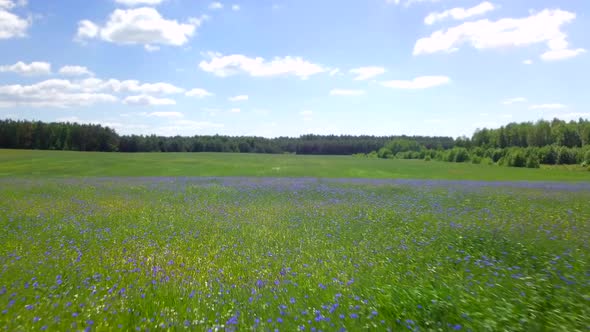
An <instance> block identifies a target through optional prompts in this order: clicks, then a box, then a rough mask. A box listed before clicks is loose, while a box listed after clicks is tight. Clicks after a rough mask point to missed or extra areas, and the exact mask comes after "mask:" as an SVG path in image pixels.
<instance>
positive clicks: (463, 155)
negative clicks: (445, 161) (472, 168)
mask: <svg viewBox="0 0 590 332" xmlns="http://www.w3.org/2000/svg"><path fill="white" fill-rule="evenodd" d="M453 150H455V149H453ZM453 161H454V162H456V163H464V162H466V161H469V152H467V149H466V148H456V152H455V156H454V160H453Z"/></svg>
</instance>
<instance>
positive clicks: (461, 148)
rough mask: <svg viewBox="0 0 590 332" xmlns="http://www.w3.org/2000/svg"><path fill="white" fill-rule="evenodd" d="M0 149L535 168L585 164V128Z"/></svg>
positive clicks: (13, 133)
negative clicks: (271, 155)
mask: <svg viewBox="0 0 590 332" xmlns="http://www.w3.org/2000/svg"><path fill="white" fill-rule="evenodd" d="M0 148H5V149H38V150H74V151H104V152H116V151H118V152H240V153H295V154H303V155H309V154H315V155H355V156H361V157H374V158H378V157H379V158H397V159H425V160H440V161H448V162H472V163H486V164H499V165H504V166H514V167H531V168H535V167H539V165H541V164H548V165H554V164H584V165H587V164H590V121H589V120H585V119H579V120H578V121H569V122H567V121H564V120H559V119H553V120H552V121H546V120H539V121H537V122H534V123H533V122H522V123H510V124H507V125H505V126H502V127H500V128H497V129H488V128H482V129H478V130H476V131H475V133H474V134H473V135H472V137H470V138H469V137H464V136H462V137H458V138H456V139H454V138H452V137H428V136H406V135H398V136H369V135H364V136H351V135H340V136H336V135H302V136H299V137H277V138H264V137H255V136H223V135H195V136H190V137H187V136H173V137H166V136H157V135H145V136H144V135H119V134H118V133H117V132H116V131H115V130H114V129H112V128H109V127H104V126H101V125H99V124H78V123H59V122H52V123H45V122H40V121H24V120H10V119H7V120H0Z"/></svg>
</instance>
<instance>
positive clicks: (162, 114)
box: [146, 112, 184, 118]
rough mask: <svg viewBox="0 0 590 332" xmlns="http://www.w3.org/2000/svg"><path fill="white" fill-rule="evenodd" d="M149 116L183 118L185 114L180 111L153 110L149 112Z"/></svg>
mask: <svg viewBox="0 0 590 332" xmlns="http://www.w3.org/2000/svg"><path fill="white" fill-rule="evenodd" d="M146 115H147V116H151V117H157V118H183V117H184V114H182V113H180V112H151V113H147V114H146Z"/></svg>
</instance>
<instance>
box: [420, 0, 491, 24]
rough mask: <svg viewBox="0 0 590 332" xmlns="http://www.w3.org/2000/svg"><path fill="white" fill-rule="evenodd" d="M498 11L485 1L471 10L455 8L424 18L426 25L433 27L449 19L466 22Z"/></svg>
mask: <svg viewBox="0 0 590 332" xmlns="http://www.w3.org/2000/svg"><path fill="white" fill-rule="evenodd" d="M494 9H496V6H494V4H492V3H491V2H487V1H484V2H482V3H480V4H479V5H477V6H475V7H471V8H467V9H465V8H461V7H458V8H453V9H449V10H445V11H444V12H440V13H436V12H435V13H430V14H428V16H426V18H424V24H427V25H432V24H434V23H436V22H438V21H443V20H445V19H447V18H452V19H454V20H465V19H468V18H470V17H473V16H480V15H483V14H485V13H487V12H490V11H492V10H494Z"/></svg>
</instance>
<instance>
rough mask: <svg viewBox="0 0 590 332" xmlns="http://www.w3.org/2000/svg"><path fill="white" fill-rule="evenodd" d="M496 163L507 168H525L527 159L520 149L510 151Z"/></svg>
mask: <svg viewBox="0 0 590 332" xmlns="http://www.w3.org/2000/svg"><path fill="white" fill-rule="evenodd" d="M498 163H499V164H500V165H502V166H508V167H525V166H526V163H527V158H526V156H525V154H524V152H523V151H522V150H521V149H511V150H510V151H509V152H508V153H506V155H505V156H504V157H502V158H501V159H500V160H499V161H498Z"/></svg>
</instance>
